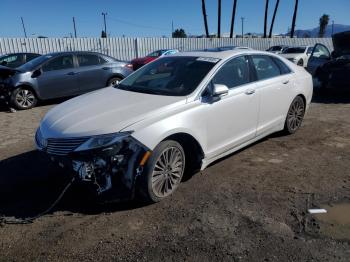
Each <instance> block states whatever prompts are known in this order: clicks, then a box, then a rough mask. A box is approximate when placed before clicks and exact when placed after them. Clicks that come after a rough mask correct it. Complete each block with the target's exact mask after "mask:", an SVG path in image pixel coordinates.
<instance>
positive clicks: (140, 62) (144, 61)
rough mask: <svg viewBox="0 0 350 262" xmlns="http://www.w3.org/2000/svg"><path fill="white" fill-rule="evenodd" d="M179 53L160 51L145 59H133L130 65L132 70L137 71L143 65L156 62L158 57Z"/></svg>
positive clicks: (168, 50)
mask: <svg viewBox="0 0 350 262" xmlns="http://www.w3.org/2000/svg"><path fill="white" fill-rule="evenodd" d="M177 52H179V50H177V49H161V50H157V51H154V52H152V53H150V54H148V55H146V56H145V57H140V58H135V59H133V60H131V64H132V67H133V69H134V70H137V69H139V68H140V67H142V66H144V65H145V64H148V63H149V62H152V61H153V60H156V59H157V58H158V57H161V56H165V55H172V54H175V53H177Z"/></svg>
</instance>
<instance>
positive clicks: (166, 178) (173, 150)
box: [137, 140, 185, 203]
mask: <svg viewBox="0 0 350 262" xmlns="http://www.w3.org/2000/svg"><path fill="white" fill-rule="evenodd" d="M184 171H185V152H184V150H183V147H182V146H181V145H180V144H179V143H178V142H176V141H173V140H166V141H163V142H161V143H160V144H159V145H158V146H157V147H156V148H155V149H154V151H153V152H152V155H151V156H150V158H149V159H148V161H147V163H146V165H145V167H144V170H143V173H142V175H141V177H140V180H139V183H138V188H137V191H138V193H139V196H141V198H142V200H144V201H146V202H153V203H155V202H159V201H161V200H162V199H164V198H166V197H168V196H170V195H171V194H173V193H174V192H175V190H176V189H177V187H178V186H179V184H180V182H181V180H182V177H183V174H184Z"/></svg>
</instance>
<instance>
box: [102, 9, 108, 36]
mask: <svg viewBox="0 0 350 262" xmlns="http://www.w3.org/2000/svg"><path fill="white" fill-rule="evenodd" d="M102 15H103V22H104V24H105V33H106V38H107V25H106V15H107V13H103V12H102Z"/></svg>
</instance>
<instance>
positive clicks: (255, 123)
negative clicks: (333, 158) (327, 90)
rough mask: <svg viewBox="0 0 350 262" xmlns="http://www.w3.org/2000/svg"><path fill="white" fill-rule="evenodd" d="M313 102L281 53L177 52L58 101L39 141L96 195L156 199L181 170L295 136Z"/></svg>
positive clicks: (302, 75) (304, 76)
mask: <svg viewBox="0 0 350 262" xmlns="http://www.w3.org/2000/svg"><path fill="white" fill-rule="evenodd" d="M311 98H312V78H311V75H310V74H309V73H308V72H307V71H306V70H304V69H303V68H301V67H299V66H296V65H294V64H293V63H290V62H289V61H287V60H285V59H283V58H281V57H279V56H277V55H274V54H271V53H268V52H260V51H255V50H242V49H236V50H229V51H221V52H217V51H216V52H186V53H178V54H175V55H171V56H166V57H161V58H159V59H157V60H155V61H153V62H151V63H149V64H147V65H145V66H144V67H142V68H140V69H139V70H137V71H136V72H134V73H133V74H131V75H130V76H129V77H127V78H125V79H124V80H122V81H121V82H120V83H119V84H118V85H117V86H114V87H107V88H104V89H102V90H99V91H95V92H92V93H89V94H85V95H82V96H79V97H76V98H73V99H71V100H68V101H66V102H64V103H62V104H60V105H58V106H56V107H54V108H53V109H51V110H50V111H49V112H48V113H47V114H46V116H45V117H44V118H43V119H42V121H41V123H40V126H39V128H38V130H37V132H36V137H35V141H36V145H37V148H38V149H39V150H41V151H43V152H46V153H47V154H48V155H49V156H51V159H52V160H54V161H57V162H58V163H59V164H60V166H66V167H69V168H71V169H72V170H73V171H75V174H76V177H77V179H76V180H79V181H80V182H82V183H86V184H89V185H90V186H93V187H94V188H95V189H96V192H97V194H99V195H103V194H108V192H112V191H114V192H115V191H118V190H120V192H126V193H127V194H128V196H124V197H130V198H132V197H133V196H134V193H135V194H136V195H139V196H142V197H143V198H144V199H146V200H148V201H151V202H157V201H160V200H162V199H164V198H165V197H167V196H169V195H170V194H172V193H173V192H174V191H175V190H176V188H177V187H178V186H179V184H180V182H181V180H182V177H183V175H184V173H185V171H188V172H190V173H192V172H194V170H199V169H204V168H205V167H207V166H208V165H209V164H210V163H212V162H214V161H215V160H217V159H220V158H222V157H224V156H227V155H229V154H231V153H232V152H235V151H237V150H239V149H240V148H243V147H245V146H247V145H249V144H252V143H254V142H255V141H257V140H260V139H261V138H263V137H266V136H268V135H269V134H271V133H274V132H277V131H281V130H284V132H285V133H287V134H292V133H294V132H296V131H297V130H298V129H299V127H300V126H301V123H302V120H303V117H304V114H305V112H306V110H307V109H308V107H309V104H310V102H311ZM218 175H220V174H218ZM113 189H114V190H113ZM118 192H119V191H118Z"/></svg>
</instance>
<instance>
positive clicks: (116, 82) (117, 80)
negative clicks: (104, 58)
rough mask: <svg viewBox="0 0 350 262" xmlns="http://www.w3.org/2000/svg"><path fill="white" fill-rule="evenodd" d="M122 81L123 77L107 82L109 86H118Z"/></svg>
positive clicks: (113, 78)
mask: <svg viewBox="0 0 350 262" xmlns="http://www.w3.org/2000/svg"><path fill="white" fill-rule="evenodd" d="M120 81H122V78H121V77H117V76H115V77H112V78H110V79H109V80H108V82H107V86H115V85H117V84H118V83H119V82H120Z"/></svg>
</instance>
